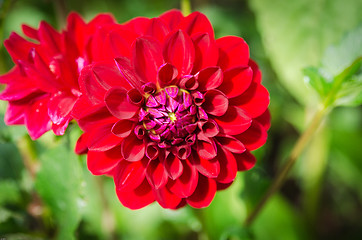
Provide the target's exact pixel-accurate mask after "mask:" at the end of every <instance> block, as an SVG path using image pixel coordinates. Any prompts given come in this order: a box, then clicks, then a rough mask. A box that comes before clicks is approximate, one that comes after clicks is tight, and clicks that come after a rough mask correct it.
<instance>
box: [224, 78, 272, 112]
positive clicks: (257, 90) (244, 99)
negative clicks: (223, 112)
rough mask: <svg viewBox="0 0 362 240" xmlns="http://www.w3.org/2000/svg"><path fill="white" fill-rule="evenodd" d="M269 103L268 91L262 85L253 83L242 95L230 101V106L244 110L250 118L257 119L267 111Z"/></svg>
mask: <svg viewBox="0 0 362 240" xmlns="http://www.w3.org/2000/svg"><path fill="white" fill-rule="evenodd" d="M269 101H270V99H269V93H268V90H266V88H265V87H264V86H262V85H260V84H257V83H251V85H250V87H249V88H248V90H246V91H245V92H244V93H243V94H242V95H240V96H238V97H236V98H232V99H230V105H234V106H237V107H240V108H242V109H244V110H245V111H246V112H247V113H248V114H249V116H250V117H252V118H255V117H259V116H260V115H261V114H263V113H264V112H265V111H266V109H267V108H268V106H269Z"/></svg>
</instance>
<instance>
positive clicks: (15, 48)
mask: <svg viewBox="0 0 362 240" xmlns="http://www.w3.org/2000/svg"><path fill="white" fill-rule="evenodd" d="M4 45H5V47H6V50H8V52H9V54H10V56H11V58H12V59H13V61H14V62H16V60H17V59H27V58H28V55H29V52H30V49H32V48H34V47H35V46H36V45H35V44H34V43H31V42H28V41H26V40H25V39H24V38H22V37H20V36H19V35H18V34H17V33H14V32H13V33H11V34H10V37H9V38H8V39H7V40H5V41H4Z"/></svg>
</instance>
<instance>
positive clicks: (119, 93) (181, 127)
mask: <svg viewBox="0 0 362 240" xmlns="http://www.w3.org/2000/svg"><path fill="white" fill-rule="evenodd" d="M108 17H109V16H108ZM96 19H97V18H96ZM93 22H94V20H93V21H91V22H90V23H89V24H83V25H82V27H81V28H80V29H83V30H84V29H88V28H90V30H84V31H85V32H86V33H85V34H84V35H82V37H81V39H82V40H81V42H82V44H79V45H76V46H77V48H78V52H77V54H73V55H72V53H73V51H74V50H73V49H74V48H75V46H72V48H70V49H68V48H67V47H66V46H65V47H64V48H63V52H62V54H63V55H64V56H65V57H64V58H65V62H66V63H67V64H70V65H72V66H73V69H74V70H73V71H74V73H73V74H72V76H73V78H72V84H73V85H72V87H70V85H69V84H68V82H67V81H68V80H69V79H68V78H66V77H63V76H62V75H57V74H55V75H56V77H55V78H52V79H51V78H48V79H44V81H45V82H47V83H48V84H51V85H55V84H54V83H58V82H60V84H63V85H62V86H63V88H58V86H53V87H54V88H56V89H57V90H59V89H61V91H60V92H62V93H63V92H64V93H63V94H64V95H65V94H67V96H69V95H71V94H73V95H71V96H72V100H71V101H70V100H68V98H66V97H64V95H62V97H58V95H57V94H58V91H55V92H53V91H49V90H48V91H44V92H45V95H46V96H47V97H44V98H40V99H43V105H42V106H43V108H44V113H43V115H42V117H45V118H47V119H48V123H49V122H50V123H51V124H52V125H53V130H54V125H56V124H57V123H58V122H57V121H54V120H57V118H55V119H53V117H52V115H53V112H52V99H54V98H57V97H58V99H60V100H58V105H59V103H64V106H63V107H64V108H65V109H67V111H63V112H66V114H63V115H62V116H63V118H64V119H66V120H63V121H65V122H66V123H68V122H69V120H71V119H75V120H76V121H77V123H78V124H79V126H80V128H81V129H82V130H83V131H84V133H83V134H82V136H81V137H80V138H79V140H78V142H77V145H76V148H75V151H76V153H78V154H87V165H88V169H89V170H90V171H91V172H92V173H93V174H94V175H108V176H111V177H113V179H114V182H115V188H116V194H117V196H118V199H119V200H120V202H121V203H122V204H123V205H124V206H126V207H128V208H130V209H139V208H143V207H145V206H147V205H149V204H151V203H152V202H154V201H157V202H158V203H159V204H160V205H161V206H162V207H163V208H169V209H177V208H180V207H183V206H185V205H187V204H188V205H190V206H192V207H194V208H202V207H207V206H209V204H210V203H211V201H212V200H213V198H214V196H215V193H216V191H217V190H221V189H225V188H227V187H228V186H230V185H231V184H232V182H233V181H234V179H235V177H236V174H237V172H238V171H245V170H248V169H250V168H252V167H253V166H254V165H255V161H256V159H255V157H254V156H253V155H252V153H251V152H250V151H252V150H255V149H257V148H259V147H261V146H262V145H263V144H264V143H265V141H266V138H267V130H268V128H269V127H270V114H269V111H268V105H269V94H268V91H267V90H266V89H265V88H264V87H263V86H262V85H261V72H260V70H259V68H258V66H257V64H256V63H255V62H253V61H252V60H251V59H250V56H249V47H248V45H247V44H246V42H245V41H244V40H243V39H242V38H240V37H235V36H226V37H222V38H219V39H215V37H214V31H213V28H212V26H211V24H210V22H209V20H208V19H207V17H206V16H205V15H203V14H202V13H199V12H194V13H192V14H190V15H188V16H183V15H182V13H181V12H180V11H178V10H171V11H168V12H166V13H164V14H162V15H161V16H159V17H157V18H152V19H149V18H144V17H137V18H135V19H132V20H130V21H129V22H126V23H124V24H116V23H114V22H113V19H112V18H111V17H109V21H108V20H107V21H103V22H102V23H100V24H95V25H96V27H94V25H93V26H92V27H89V25H92V23H93ZM67 28H68V29H72V27H71V26H69V21H68V27H67ZM25 32H26V31H25ZM32 32H35V31H32ZM39 32H40V29H39V31H38V34H39ZM75 32H76V33H77V32H78V31H75ZM33 35H35V34H32V35H31V36H33ZM63 35H64V36H63ZM62 36H63V37H59V38H58V37H54V38H55V39H58V40H59V39H66V37H65V36H66V34H65V33H63V34H62ZM73 36H74V41H75V42H78V37H77V36H76V35H73ZM54 38H53V40H52V41H51V42H52V43H54ZM10 39H11V37H10ZM38 39H39V38H38ZM59 41H60V40H59ZM42 45H44V46H42ZM41 46H42V47H43V48H45V46H47V44H43V43H42V42H40V47H41ZM7 48H8V49H9V47H7ZM14 48H15V47H14ZM29 49H30V52H31V53H32V52H33V50H31V49H32V48H30V47H28V48H26V49H25V50H24V51H23V52H24V54H23V55H21V57H22V58H14V56H13V55H14V54H13V53H12V52H11V51H9V52H10V54H11V55H12V56H13V59H14V61H15V62H16V63H17V66H16V67H15V70H13V71H12V72H10V73H9V74H8V75H5V76H6V77H5V78H4V76H3V77H2V78H1V79H0V80H2V82H3V83H6V84H8V88H9V86H10V85H14V86H15V89H14V92H17V91H18V89H19V88H20V89H23V88H21V87H17V84H19V83H17V82H18V81H21V80H19V79H18V78H20V77H19V76H21V77H22V79H28V80H27V81H28V82H34V81H33V80H30V77H29V76H30V74H28V75H27V72H25V71H24V70H23V68H24V67H21V64H19V60H18V59H25V58H26V57H25V55H26V54H25V52H29ZM79 49H80V50H79ZM68 51H69V55H71V57H67V56H68V55H67V54H66V53H67V52H68ZM28 55H29V54H28ZM30 56H33V55H31V54H30ZM56 56H58V55H56ZM53 58H54V56H53ZM79 59H81V61H80V62H81V63H79ZM28 61H29V65H31V66H32V67H38V66H39V64H35V61H34V60H32V59H31V58H30V60H28ZM22 62H25V60H21V61H20V63H22ZM42 62H43V63H44V65H42V67H41V70H42V71H44V72H45V70H43V68H44V69H47V71H50V72H51V73H53V75H54V73H58V72H62V71H67V69H65V68H66V67H64V66H60V67H59V69H58V71H52V69H53V68H54V67H53V65H52V64H50V63H52V61H49V59H47V60H43V61H42ZM11 74H17V75H16V77H13V76H12V75H11ZM38 75H41V76H39V78H40V77H43V76H42V73H41V72H40V71H39V72H38ZM4 79H5V80H6V81H4ZM74 79H77V81H76V80H74ZM73 80H74V81H73ZM24 81H25V80H24ZM34 84H35V86H36V88H39V89H40V87H39V86H41V84H39V83H38V82H36V81H35V82H34ZM24 88H25V87H24ZM26 89H27V88H26ZM63 89H65V90H63ZM41 90H43V89H41ZM6 91H7V90H5V92H6ZM20 92H21V91H20ZM59 94H60V93H59ZM3 95H4V93H3V94H2V96H3ZM5 95H6V94H5ZM13 95H15V96H18V95H16V94H13ZM13 95H11V96H13ZM28 95H29V94H23V95H21V94H20V96H21V97H17V98H15V99H14V100H13V99H5V100H8V101H9V103H10V104H9V109H11V108H12V107H13V105H14V103H12V102H14V101H15V102H16V101H21V103H23V102H25V101H28V100H27V98H28V97H29V96H30V97H31V99H32V100H33V101H37V100H38V98H37V97H33V96H32V95H29V96H28ZM2 99H4V97H2ZM20 105H21V104H20ZM21 106H23V105H21ZM63 107H61V108H62V110H64V108H63ZM24 108H26V110H27V115H31V114H34V112H32V110H33V111H34V110H39V109H38V108H36V107H35V108H34V107H32V108H29V101H28V104H26V103H24ZM9 109H8V112H9ZM8 112H7V115H9V116H13V115H14V116H17V115H16V114H9V113H8ZM10 112H11V111H10ZM35 112H37V111H35ZM27 115H25V114H24V116H23V115H22V116H23V117H22V118H19V119H20V120H22V119H25V124H27V126H28V129H29V132H30V129H31V127H29V124H28V122H27V120H26V119H27ZM8 118H9V117H8ZM63 118H62V119H63ZM49 119H50V121H49ZM15 120H16V119H15ZM20 120H19V121H18V122H16V121H15V123H20V124H22V123H24V121H23V122H21V121H20ZM7 122H8V123H9V121H7ZM11 123H14V122H11ZM48 129H49V128H44V131H46V130H48ZM63 129H64V128H63ZM63 132H64V131H61V132H58V133H59V134H62V133H63ZM56 133H57V132H56Z"/></svg>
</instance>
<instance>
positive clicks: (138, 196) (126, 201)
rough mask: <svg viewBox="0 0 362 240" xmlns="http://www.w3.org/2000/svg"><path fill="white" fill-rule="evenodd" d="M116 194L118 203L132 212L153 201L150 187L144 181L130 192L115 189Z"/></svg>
mask: <svg viewBox="0 0 362 240" xmlns="http://www.w3.org/2000/svg"><path fill="white" fill-rule="evenodd" d="M116 193H117V197H118V199H119V201H120V202H121V203H122V204H123V205H124V206H125V207H127V208H130V209H133V210H136V209H140V208H143V207H145V206H147V205H149V204H151V203H153V202H154V201H155V197H154V196H153V193H152V189H151V186H150V185H149V184H148V182H147V180H146V179H145V180H143V182H142V183H141V185H139V186H138V187H137V188H136V189H134V190H132V191H120V190H117V188H116Z"/></svg>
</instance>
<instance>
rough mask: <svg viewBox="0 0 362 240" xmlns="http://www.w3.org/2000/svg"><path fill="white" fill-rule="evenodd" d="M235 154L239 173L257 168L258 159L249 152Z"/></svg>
mask: <svg viewBox="0 0 362 240" xmlns="http://www.w3.org/2000/svg"><path fill="white" fill-rule="evenodd" d="M233 154H234V157H235V160H236V163H237V165H238V171H246V170H249V169H251V168H252V167H254V166H255V163H256V158H255V157H254V155H253V154H251V153H250V152H249V151H245V152H244V153H242V154H236V153H233Z"/></svg>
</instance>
